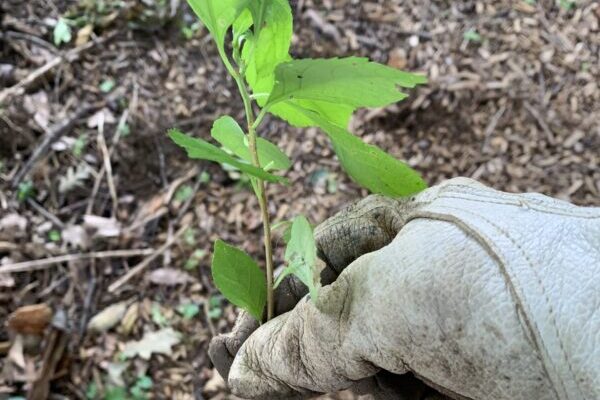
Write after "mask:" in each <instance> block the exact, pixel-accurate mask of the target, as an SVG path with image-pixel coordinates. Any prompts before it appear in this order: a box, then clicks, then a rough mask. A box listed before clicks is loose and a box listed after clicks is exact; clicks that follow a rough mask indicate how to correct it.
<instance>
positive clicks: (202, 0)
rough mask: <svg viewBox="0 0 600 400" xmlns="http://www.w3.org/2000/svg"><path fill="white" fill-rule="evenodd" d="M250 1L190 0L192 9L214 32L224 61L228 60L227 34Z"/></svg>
mask: <svg viewBox="0 0 600 400" xmlns="http://www.w3.org/2000/svg"><path fill="white" fill-rule="evenodd" d="M248 2H249V0H188V4H189V5H190V7H192V10H194V12H195V13H196V15H197V16H198V18H200V20H201V21H202V22H203V23H204V25H206V28H207V29H208V30H209V32H210V33H211V34H212V36H213V38H214V40H215V43H216V44H217V49H218V50H219V54H220V55H221V58H223V61H224V62H225V61H226V60H228V58H227V55H226V53H225V36H226V35H227V31H228V30H229V28H230V27H231V25H232V24H233V22H234V21H235V20H236V18H237V17H238V16H239V15H240V13H241V12H242V11H243V10H244V9H245V8H246V6H247V5H248ZM226 63H229V61H226Z"/></svg>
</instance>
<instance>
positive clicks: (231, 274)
mask: <svg viewBox="0 0 600 400" xmlns="http://www.w3.org/2000/svg"><path fill="white" fill-rule="evenodd" d="M212 276H213V280H214V281H215V286H216V287H217V289H219V291H220V292H221V293H222V294H223V296H225V297H226V298H227V300H229V301H230V302H231V303H233V304H235V305H236V306H238V307H241V308H243V309H244V310H246V311H248V312H249V313H250V315H252V316H253V317H254V318H255V319H256V320H257V321H262V316H263V310H264V308H265V303H266V301H267V282H266V279H265V276H264V274H263V272H262V271H261V270H260V268H259V267H258V265H256V263H255V262H254V260H252V258H251V257H250V256H249V255H248V254H246V253H245V252H243V251H242V250H240V249H237V248H235V247H233V246H230V245H228V244H227V243H225V242H223V241H222V240H217V241H216V242H215V248H214V254H213V260H212Z"/></svg>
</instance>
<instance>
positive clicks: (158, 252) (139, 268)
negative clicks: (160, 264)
mask: <svg viewBox="0 0 600 400" xmlns="http://www.w3.org/2000/svg"><path fill="white" fill-rule="evenodd" d="M189 227H190V225H189V224H187V225H184V226H182V227H181V228H179V230H178V231H177V233H175V235H174V236H173V237H172V238H170V239H169V240H168V241H167V242H165V244H163V245H162V246H160V247H159V248H158V250H156V251H155V252H154V253H152V254H151V255H150V256H148V257H146V258H145V259H144V260H142V262H140V263H139V264H138V265H136V266H135V267H133V268H131V269H130V270H129V271H127V273H126V274H125V275H123V276H122V277H120V278H119V279H117V280H116V281H114V282H113V283H112V284H111V285H110V286H109V287H108V291H109V292H110V293H114V292H115V291H117V289H119V288H120V287H121V286H123V285H124V284H125V283H127V282H128V281H129V280H130V279H131V278H133V277H134V276H136V275H137V274H139V273H140V272H142V271H143V270H144V269H146V268H147V267H148V265H150V263H151V262H152V261H154V260H155V259H156V258H157V257H159V256H160V255H161V254H162V253H164V252H165V251H166V250H167V249H168V248H169V247H171V246H172V245H173V244H174V243H175V242H176V241H177V240H179V238H180V237H181V235H183V233H184V232H185V231H186V230H187V229H188V228H189ZM0 272H1V271H0Z"/></svg>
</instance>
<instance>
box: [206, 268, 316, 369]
mask: <svg viewBox="0 0 600 400" xmlns="http://www.w3.org/2000/svg"><path fill="white" fill-rule="evenodd" d="M307 293H308V288H307V287H306V285H304V284H303V283H302V282H301V281H300V279H298V278H297V277H296V276H294V275H288V276H286V277H285V278H284V279H283V280H282V281H281V283H280V284H279V286H278V287H277V289H276V290H275V315H281V314H283V313H286V312H288V311H290V310H291V309H293V308H294V307H295V306H296V304H297V303H298V301H299V300H300V299H301V298H302V297H304V296H305V295H306V294H307ZM258 326H259V324H258V322H257V321H256V320H255V319H254V318H253V317H252V316H250V314H248V313H247V312H245V311H240V313H239V315H238V317H237V319H236V322H235V325H234V327H233V329H232V331H231V332H229V333H227V334H222V335H218V336H215V337H214V338H212V339H211V341H210V344H209V346H208V355H209V357H210V359H211V360H212V362H213V364H214V366H215V368H217V371H219V374H221V376H222V377H223V379H225V380H227V377H228V376H229V369H230V368H231V364H232V363H233V359H234V358H235V355H236V354H237V352H238V350H239V349H240V347H241V346H242V344H244V342H245V341H246V339H247V338H248V337H249V336H250V335H251V334H252V333H253V332H254V331H255V330H256V329H257V328H258Z"/></svg>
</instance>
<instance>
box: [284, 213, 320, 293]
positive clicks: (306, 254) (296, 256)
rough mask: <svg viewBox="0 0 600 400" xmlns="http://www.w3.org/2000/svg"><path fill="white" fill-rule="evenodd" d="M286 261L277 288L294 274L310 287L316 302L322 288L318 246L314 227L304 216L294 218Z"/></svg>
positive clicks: (286, 251) (286, 250)
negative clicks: (317, 264) (318, 269)
mask: <svg viewBox="0 0 600 400" xmlns="http://www.w3.org/2000/svg"><path fill="white" fill-rule="evenodd" d="M285 260H286V262H287V263H288V266H287V267H286V268H285V269H284V270H283V271H282V272H281V274H280V275H279V276H278V277H277V281H276V282H275V286H277V285H279V283H280V282H281V281H282V280H283V278H285V277H286V276H287V275H290V274H294V275H296V276H297V277H298V278H299V279H300V280H301V281H302V283H304V284H305V285H306V286H307V287H308V289H309V292H310V296H311V298H312V300H313V301H316V300H317V297H318V289H319V287H320V283H319V271H317V269H316V260H317V246H316V243H315V238H314V235H313V230H312V227H311V226H310V223H309V222H308V220H307V219H306V217H304V216H302V215H299V216H297V217H296V218H294V221H293V222H292V229H291V231H290V240H289V242H288V244H287V247H286V249H285Z"/></svg>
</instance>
